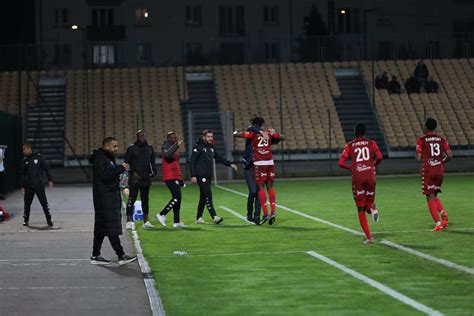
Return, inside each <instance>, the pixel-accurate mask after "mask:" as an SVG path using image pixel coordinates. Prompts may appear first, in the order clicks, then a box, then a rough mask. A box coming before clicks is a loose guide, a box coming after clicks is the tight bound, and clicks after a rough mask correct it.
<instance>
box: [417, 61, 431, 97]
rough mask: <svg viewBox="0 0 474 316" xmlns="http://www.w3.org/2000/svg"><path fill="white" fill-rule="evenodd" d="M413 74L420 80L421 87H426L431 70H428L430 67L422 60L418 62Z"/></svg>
mask: <svg viewBox="0 0 474 316" xmlns="http://www.w3.org/2000/svg"><path fill="white" fill-rule="evenodd" d="M413 75H414V76H415V79H416V80H417V81H418V84H419V85H420V87H422V88H424V87H425V83H426V79H427V78H428V75H429V71H428V67H426V65H425V64H424V63H423V60H420V61H419V62H418V63H417V64H416V68H415V71H414V73H413ZM418 93H419V92H418Z"/></svg>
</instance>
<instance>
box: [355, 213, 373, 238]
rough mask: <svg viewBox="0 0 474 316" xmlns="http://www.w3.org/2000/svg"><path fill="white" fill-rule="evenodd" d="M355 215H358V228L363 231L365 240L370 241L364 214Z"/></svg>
mask: <svg viewBox="0 0 474 316" xmlns="http://www.w3.org/2000/svg"><path fill="white" fill-rule="evenodd" d="M357 214H359V222H360V226H361V227H362V229H363V230H364V233H365V237H367V239H370V237H371V236H370V230H369V224H368V223H367V217H365V212H360V211H359V212H357Z"/></svg>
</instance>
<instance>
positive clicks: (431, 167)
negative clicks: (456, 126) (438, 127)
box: [416, 133, 449, 174]
mask: <svg viewBox="0 0 474 316" xmlns="http://www.w3.org/2000/svg"><path fill="white" fill-rule="evenodd" d="M448 150H449V144H448V141H447V140H446V138H444V137H441V136H439V135H437V134H435V133H426V135H424V136H421V137H418V140H417V141H416V152H417V153H419V154H421V159H422V165H421V173H422V174H423V173H427V174H432V173H436V174H442V173H443V172H444V163H443V158H444V154H445V152H447V151H448Z"/></svg>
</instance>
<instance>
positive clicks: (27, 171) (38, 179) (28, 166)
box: [20, 152, 53, 188]
mask: <svg viewBox="0 0 474 316" xmlns="http://www.w3.org/2000/svg"><path fill="white" fill-rule="evenodd" d="M21 164H22V166H21V168H20V185H21V187H22V188H25V187H28V188H35V187H41V186H43V185H44V184H43V174H46V177H47V178H48V181H53V178H52V177H51V173H50V171H49V169H50V167H49V164H48V162H47V161H46V160H45V159H44V157H43V156H41V154H39V153H36V152H33V153H32V154H31V155H30V156H28V157H27V156H25V157H23V161H22V163H21Z"/></svg>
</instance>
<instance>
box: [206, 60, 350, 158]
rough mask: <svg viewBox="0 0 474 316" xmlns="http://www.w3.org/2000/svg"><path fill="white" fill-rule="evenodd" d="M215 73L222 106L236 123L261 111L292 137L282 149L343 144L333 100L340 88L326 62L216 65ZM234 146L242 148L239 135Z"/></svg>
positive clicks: (241, 125) (244, 123) (239, 124)
mask: <svg viewBox="0 0 474 316" xmlns="http://www.w3.org/2000/svg"><path fill="white" fill-rule="evenodd" d="M280 71H281V76H280ZM214 74H215V80H216V87H217V97H218V100H219V106H220V109H221V111H231V112H233V113H234V124H235V126H236V127H239V128H245V127H246V126H248V124H249V122H250V119H251V117H252V115H253V114H256V113H257V114H259V115H262V116H264V118H265V120H266V121H267V126H272V127H275V128H277V129H278V130H283V133H284V134H285V136H286V137H287V138H289V139H291V142H286V143H285V148H286V149H289V150H304V151H306V150H308V149H320V150H327V149H329V148H334V149H335V148H342V147H343V146H344V142H345V140H344V135H343V133H342V128H341V124H340V122H339V119H338V116H337V113H336V111H335V106H334V102H333V96H334V95H337V94H339V95H340V91H339V88H338V87H337V83H336V79H335V77H334V72H333V70H332V68H331V67H330V65H324V66H323V65H322V64H284V65H281V69H280V68H279V66H278V65H277V64H260V65H232V66H216V67H215V68H214ZM280 80H281V96H280V95H279V91H280V90H279V86H280ZM280 97H281V103H282V104H281V107H280ZM280 112H281V113H282V117H283V121H282V122H280ZM329 116H330V117H331V122H329ZM282 124H283V126H282ZM329 124H331V130H332V135H331V140H329V135H330V133H329ZM236 148H243V141H242V140H237V142H236Z"/></svg>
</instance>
